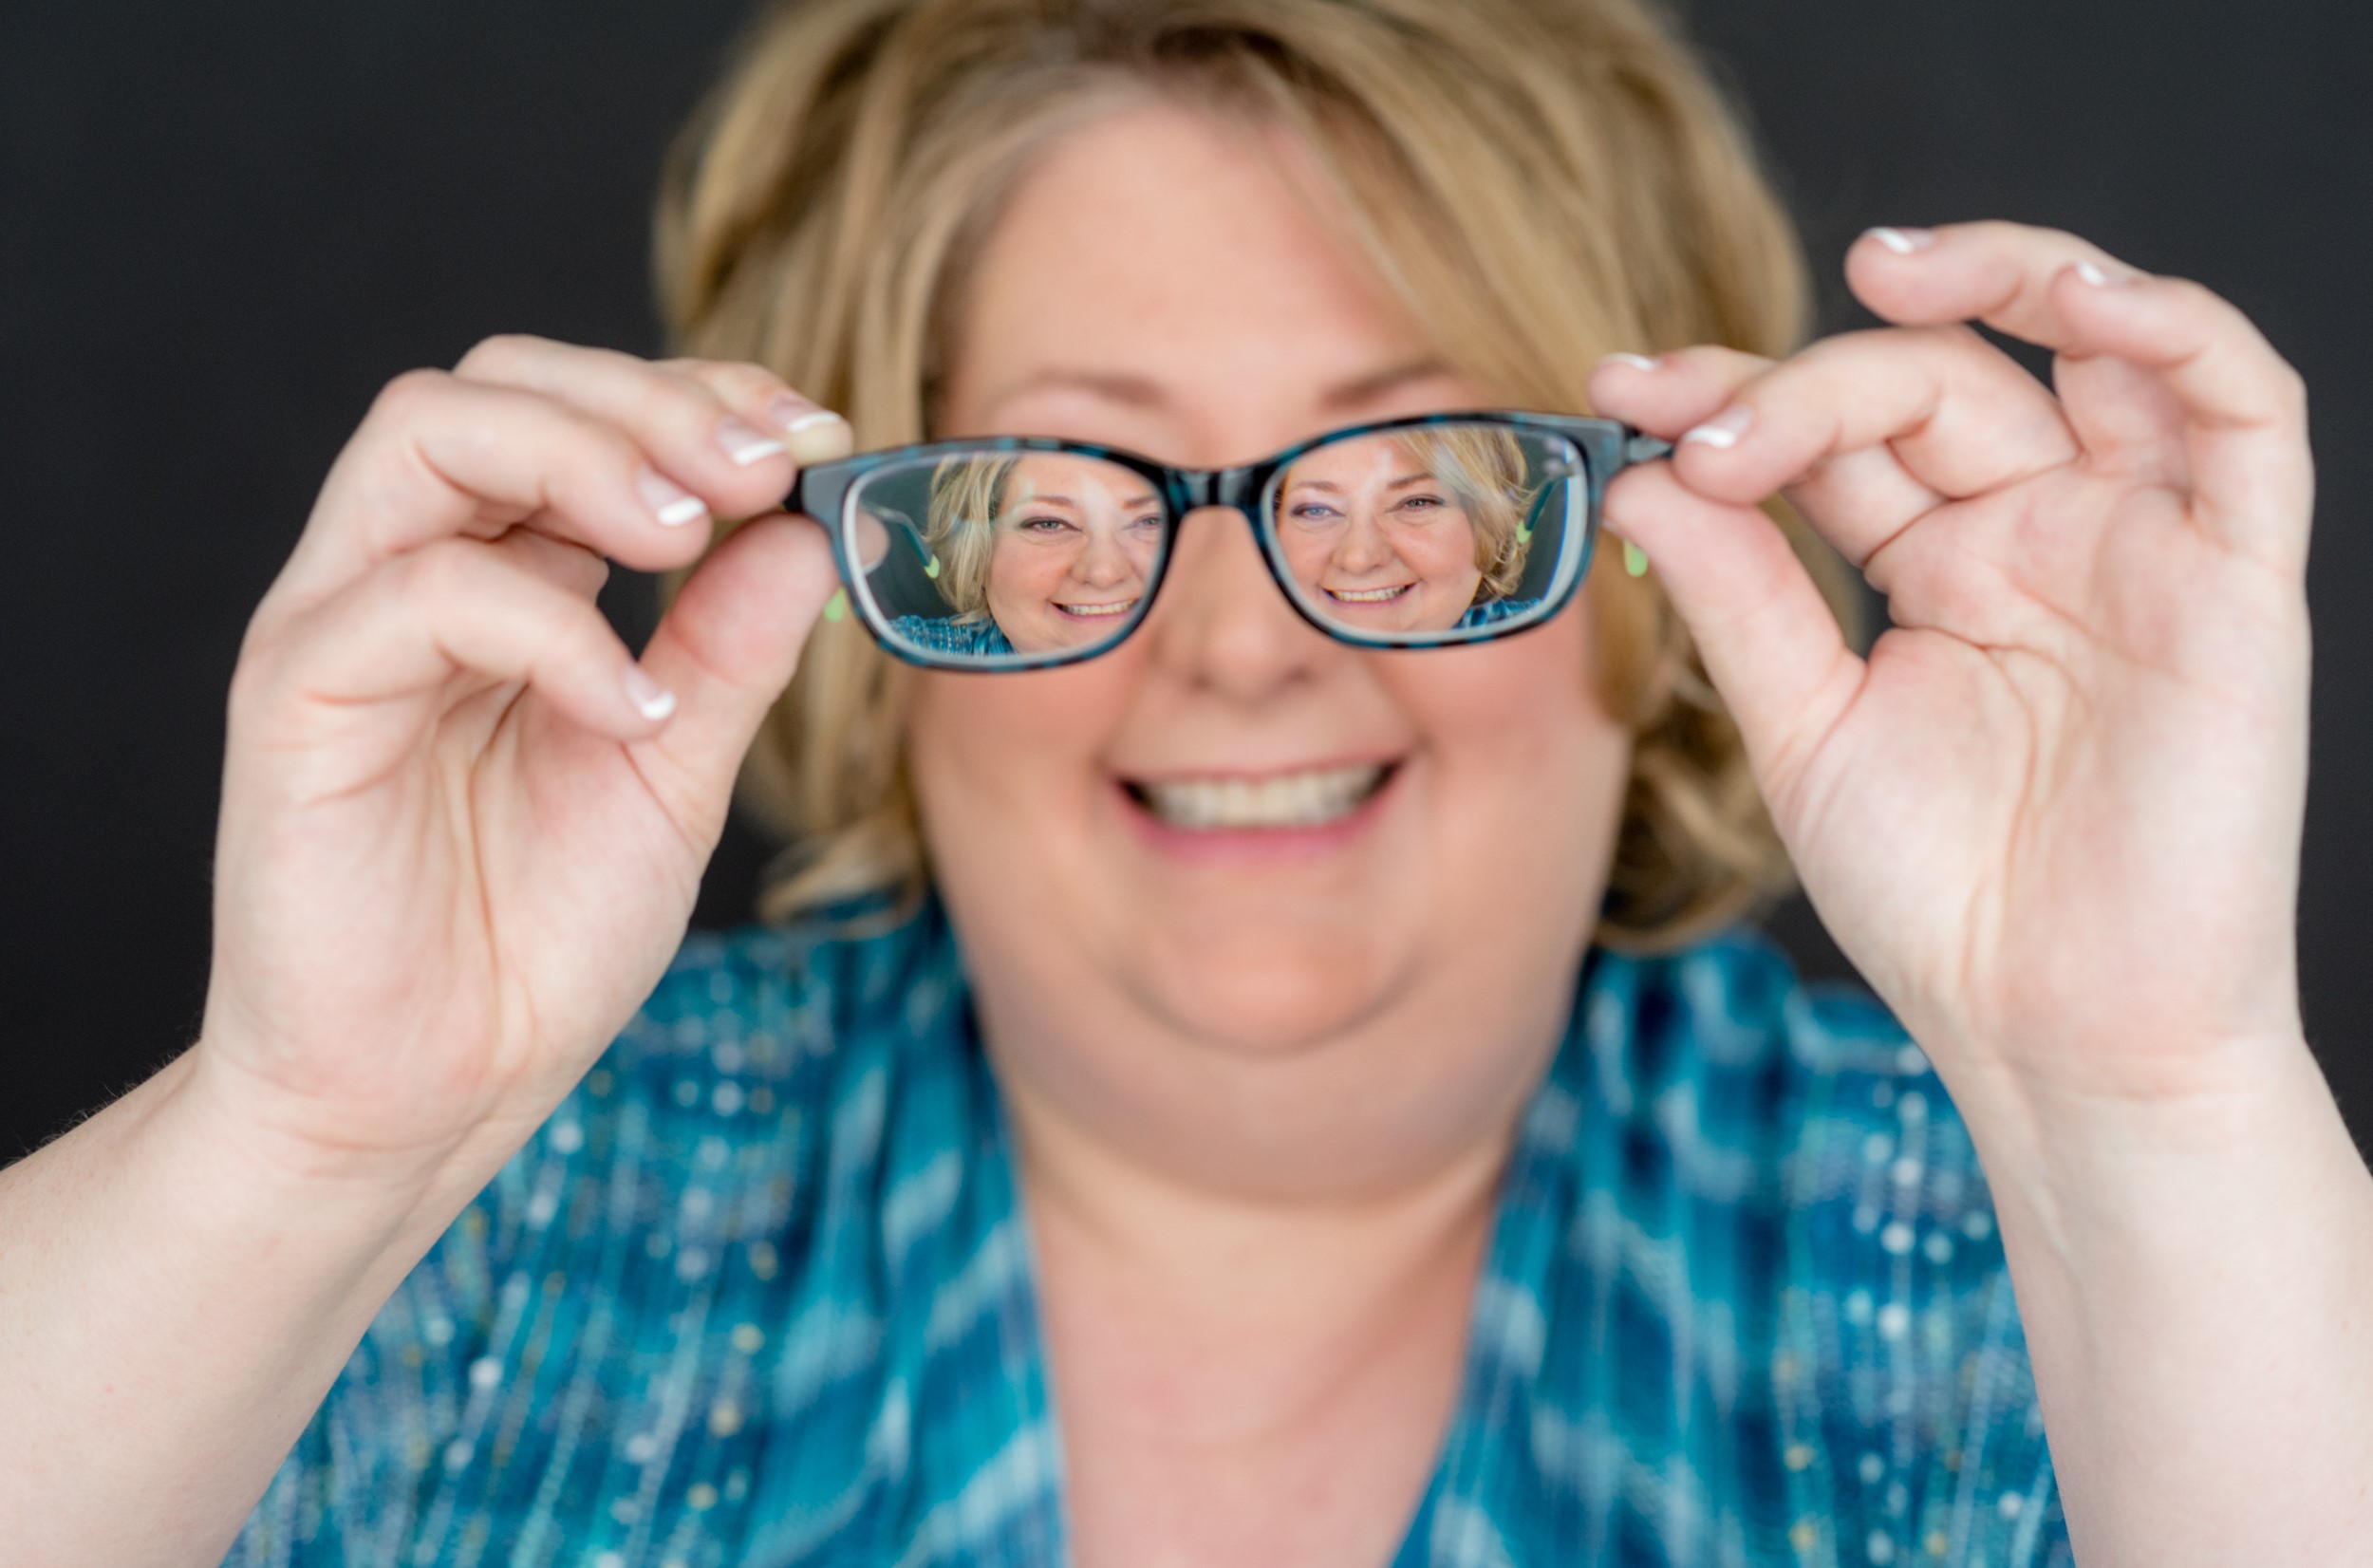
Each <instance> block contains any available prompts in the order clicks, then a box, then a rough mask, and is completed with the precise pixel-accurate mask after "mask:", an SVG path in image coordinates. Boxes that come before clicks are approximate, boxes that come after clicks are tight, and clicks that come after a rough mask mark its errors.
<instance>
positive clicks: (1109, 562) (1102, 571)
mask: <svg viewBox="0 0 2373 1568" xmlns="http://www.w3.org/2000/svg"><path fill="white" fill-rule="evenodd" d="M1136 571H1137V566H1136V563H1135V562H1133V561H1131V560H1130V558H1129V552H1128V551H1126V550H1123V549H1122V548H1121V541H1120V538H1119V531H1118V530H1117V529H1112V528H1092V529H1090V530H1089V531H1088V548H1087V549H1085V550H1083V551H1080V552H1079V560H1078V562H1077V563H1076V564H1075V565H1074V566H1073V568H1072V575H1073V576H1074V577H1075V578H1077V579H1078V580H1079V581H1080V582H1081V583H1082V584H1084V585H1086V586H1087V587H1089V588H1118V587H1120V585H1122V584H1123V583H1126V582H1128V581H1129V580H1130V578H1131V577H1133V576H1135V575H1136Z"/></svg>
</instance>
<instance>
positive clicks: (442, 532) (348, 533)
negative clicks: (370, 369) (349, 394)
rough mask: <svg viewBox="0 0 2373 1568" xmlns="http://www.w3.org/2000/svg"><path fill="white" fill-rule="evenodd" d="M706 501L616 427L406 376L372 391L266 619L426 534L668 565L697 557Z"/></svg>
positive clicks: (526, 399)
mask: <svg viewBox="0 0 2373 1568" xmlns="http://www.w3.org/2000/svg"><path fill="white" fill-rule="evenodd" d="M712 504H713V503H712V502H710V501H707V500H704V499H703V498H702V497H701V496H698V495H693V494H692V493H691V492H690V491H688V490H686V489H685V488H684V487H683V486H682V485H680V484H678V483H677V482H676V481H675V480H674V479H673V478H671V477H669V476H667V475H665V474H662V473H661V472H659V470H658V469H656V468H655V467H653V466H652V464H651V461H650V459H649V457H647V456H646V455H645V453H644V451H643V449H642V448H641V447H639V446H638V445H636V444H635V442H634V441H632V440H630V439H628V438H627V437H626V435H625V434H624V433H623V432H621V431H620V430H619V429H618V428H617V427H615V426H614V425H611V424H607V423H605V422H603V421H601V420H595V419H593V418H590V417H589V416H588V415H586V414H583V413H580V412H578V411H577V410H575V409H572V408H569V407H566V406H564V405H563V404H561V403H558V402H555V401H552V400H551V399H549V398H544V397H539V396H537V395H536V394H534V393H532V392H525V391H520V390H517V389H514V388H512V387H503V386H487V385H482V384H478V383H471V382H465V381H462V380H460V379H458V378H457V377H453V376H449V375H445V374H443V373H441V372H438V371H413V372H411V373H409V374H407V375H403V376H400V377H398V378H397V379H396V380H395V381H394V382H392V383H389V384H388V386H387V388H386V390H385V391H383V392H382V393H381V394H380V397H379V400H378V401H377V402H376V403H374V404H373V405H372V408H371V412H370V414H369V416H368V417H367V418H365V419H364V421H363V425H362V428H361V429H359V430H358V431H357V432H356V433H355V436H354V439H352V440H351V441H349V442H348V443H347V444H346V450H345V451H344V452H342V453H340V454H339V456H338V460H337V462H336V464H334V465H333V466H332V468H331V470H330V474H329V478H328V480H327V482H326V483H325V484H324V485H323V487H322V495H321V499H320V501H319V502H318V503H316V505H315V507H314V511H313V516H312V518H311V519H310V520H309V521H308V523H307V525H306V531H305V535H304V537H303V538H302V539H300V540H299V541H298V544H297V548H296V551H295V552H294V553H293V554H292V555H291V556H290V562H289V566H288V568H287V569H285V570H284V571H283V572H282V574H281V579H280V581H279V582H278V583H277V584H275V585H274V588H273V591H272V595H271V597H270V599H268V601H267V605H266V610H265V615H266V618H267V619H271V617H272V616H274V615H275V614H277V613H280V612H281V611H282V609H283V608H284V607H285V608H288V609H294V608H301V607H304V606H305V605H308V604H311V603H314V602H317V601H318V600H320V599H322V598H324V597H327V596H328V595H330V594H332V593H335V592H337V591H339V590H340V589H341V588H344V587H346V585H347V584H349V583H351V582H353V581H355V580H356V579H358V578H360V577H362V576H364V574H366V573H367V572H369V571H370V570H372V569H374V568H376V567H378V566H379V565H381V564H383V563H384V562H386V561H389V560H391V559H393V558H394V557H395V556H397V555H400V554H402V553H403V552H404V551H409V550H415V549H418V548H420V546H422V545H425V544H427V543H429V542H431V541H433V540H437V539H441V538H450V537H454V536H457V535H468V536H475V537H479V538H491V537H493V536H495V535H496V534H499V533H501V532H504V531H505V530H506V529H509V528H512V527H514V526H516V525H519V524H528V525H530V526H532V527H533V528H535V529H536V530H538V531H539V532H547V533H551V534H552V535H554V536H556V537H559V538H562V539H565V540H568V541H569V542H570V543H573V544H577V545H581V546H584V547H585V548H587V549H589V550H591V551H597V552H598V553H600V554H603V555H606V556H609V557H612V558H614V559H616V560H619V561H623V562H625V563H626V565H628V566H631V567H635V568H638V569H643V570H645V571H660V570H665V569H670V568H673V567H679V566H682V565H684V564H686V563H687V562H689V561H691V560H692V559H694V558H695V557H696V556H697V555H698V554H699V553H700V551H701V547H702V546H703V545H704V544H706V542H707V535H708V527H707V524H708V519H709V516H710V509H711V505H712Z"/></svg>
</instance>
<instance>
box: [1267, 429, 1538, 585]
mask: <svg viewBox="0 0 2373 1568" xmlns="http://www.w3.org/2000/svg"><path fill="white" fill-rule="evenodd" d="M1495 436H1496V437H1497V439H1492V438H1493V437H1495ZM1525 468H1526V464H1525V461H1524V457H1523V452H1522V451H1521V450H1520V449H1519V448H1518V446H1517V442H1516V438H1515V437H1513V436H1511V435H1509V434H1508V433H1506V432H1504V431H1499V432H1485V431H1480V430H1477V431H1465V430H1461V431H1455V432H1453V433H1452V434H1450V435H1448V436H1436V435H1429V433H1427V432H1424V431H1417V432H1411V433H1410V434H1408V435H1405V436H1401V437H1398V438H1395V437H1392V436H1378V437H1375V438H1373V439H1367V440H1356V441H1344V442H1338V443H1336V444H1335V445H1332V446H1325V447H1321V448H1319V449H1318V450H1317V452H1316V453H1314V454H1312V455H1311V456H1310V457H1305V458H1302V459H1301V460H1299V461H1298V462H1296V463H1295V464H1294V465H1293V466H1292V467H1291V468H1290V469H1288V470H1287V471H1286V474H1285V476H1284V479H1283V480H1282V481H1281V482H1282V485H1283V493H1282V494H1281V495H1280V497H1279V505H1280V508H1281V509H1282V512H1283V514H1284V516H1285V518H1286V526H1284V527H1283V528H1282V529H1281V530H1280V533H1281V536H1282V538H1283V539H1284V542H1285V550H1286V555H1287V559H1288V564H1289V566H1290V568H1291V569H1292V571H1293V575H1294V580H1295V581H1296V582H1298V583H1299V584H1300V585H1301V588H1302V593H1303V595H1304V596H1305V598H1306V599H1308V600H1309V602H1310V603H1311V604H1312V606H1313V607H1315V608H1317V611H1318V612H1319V613H1320V614H1321V615H1324V616H1328V617H1332V618H1335V619H1337V620H1340V621H1341V622H1343V623H1344V624H1345V625H1353V626H1359V627H1365V628H1371V629H1373V630H1377V631H1441V630H1446V629H1448V628H1449V627H1452V626H1456V625H1462V624H1472V623H1473V622H1479V621H1483V620H1484V619H1485V618H1486V617H1504V616H1507V615H1510V614H1514V613H1519V612H1521V610H1522V609H1523V608H1525V607H1527V606H1523V605H1512V604H1511V603H1510V602H1509V600H1508V595H1509V594H1510V593H1512V592H1513V591H1514V590H1515V588H1516V586H1517V584H1519V583H1520V582H1522V581H1523V574H1524V562H1525V557H1526V554H1527V551H1526V548H1525V547H1526V546H1527V545H1528V544H1529V543H1530V538H1529V532H1528V530H1527V529H1526V527H1525V524H1524V519H1525V518H1526V517H1527V516H1528V515H1529V514H1530V513H1531V510H1532V503H1533V500H1534V497H1533V496H1532V495H1527V494H1525V493H1524V492H1525V477H1526V476H1525ZM1470 618H1471V620H1470Z"/></svg>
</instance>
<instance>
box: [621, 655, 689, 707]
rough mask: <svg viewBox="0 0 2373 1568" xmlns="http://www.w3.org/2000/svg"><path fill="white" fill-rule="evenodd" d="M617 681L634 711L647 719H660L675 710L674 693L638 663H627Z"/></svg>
mask: <svg viewBox="0 0 2373 1568" xmlns="http://www.w3.org/2000/svg"><path fill="white" fill-rule="evenodd" d="M619 683H620V684H621V685H623V686H625V687H626V700H627V701H629V702H631V703H633V704H634V710H635V712H637V713H639V714H641V715H642V716H643V717H644V718H645V719H664V718H666V717H667V716H668V715H669V714H671V713H674V712H675V711H676V694H675V693H674V692H672V691H669V690H668V689H667V688H666V687H665V686H663V685H661V684H660V683H659V682H658V681H654V680H652V679H651V678H650V676H649V675H647V674H645V672H644V669H643V666H642V665H640V664H628V665H627V666H626V674H625V675H624V676H622V677H621V678H620V681H619Z"/></svg>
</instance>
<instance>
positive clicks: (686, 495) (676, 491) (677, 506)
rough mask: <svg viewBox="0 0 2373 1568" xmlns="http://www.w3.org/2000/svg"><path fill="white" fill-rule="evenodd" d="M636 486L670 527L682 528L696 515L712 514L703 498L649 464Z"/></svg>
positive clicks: (654, 512)
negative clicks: (704, 504) (702, 500)
mask: <svg viewBox="0 0 2373 1568" xmlns="http://www.w3.org/2000/svg"><path fill="white" fill-rule="evenodd" d="M634 488H635V490H636V491H637V493H639V494H640V495H642V497H643V504H644V505H645V506H647V507H649V508H650V509H651V515H653V516H654V517H657V518H658V519H659V520H660V523H661V524H662V526H663V527H666V528H682V526H683V525H684V524H686V523H688V522H691V521H692V520H693V519H694V518H696V517H705V516H707V515H708V510H709V509H708V508H707V507H706V506H703V505H702V504H701V498H700V497H699V496H698V495H693V494H692V493H691V492H690V491H688V490H686V489H684V487H683V486H682V485H680V484H678V483H676V482H675V481H674V480H673V479H670V478H669V477H667V476H665V475H664V474H662V473H660V472H659V471H658V470H656V469H650V468H646V469H645V470H644V471H643V472H642V473H640V474H637V475H636V476H634Z"/></svg>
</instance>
